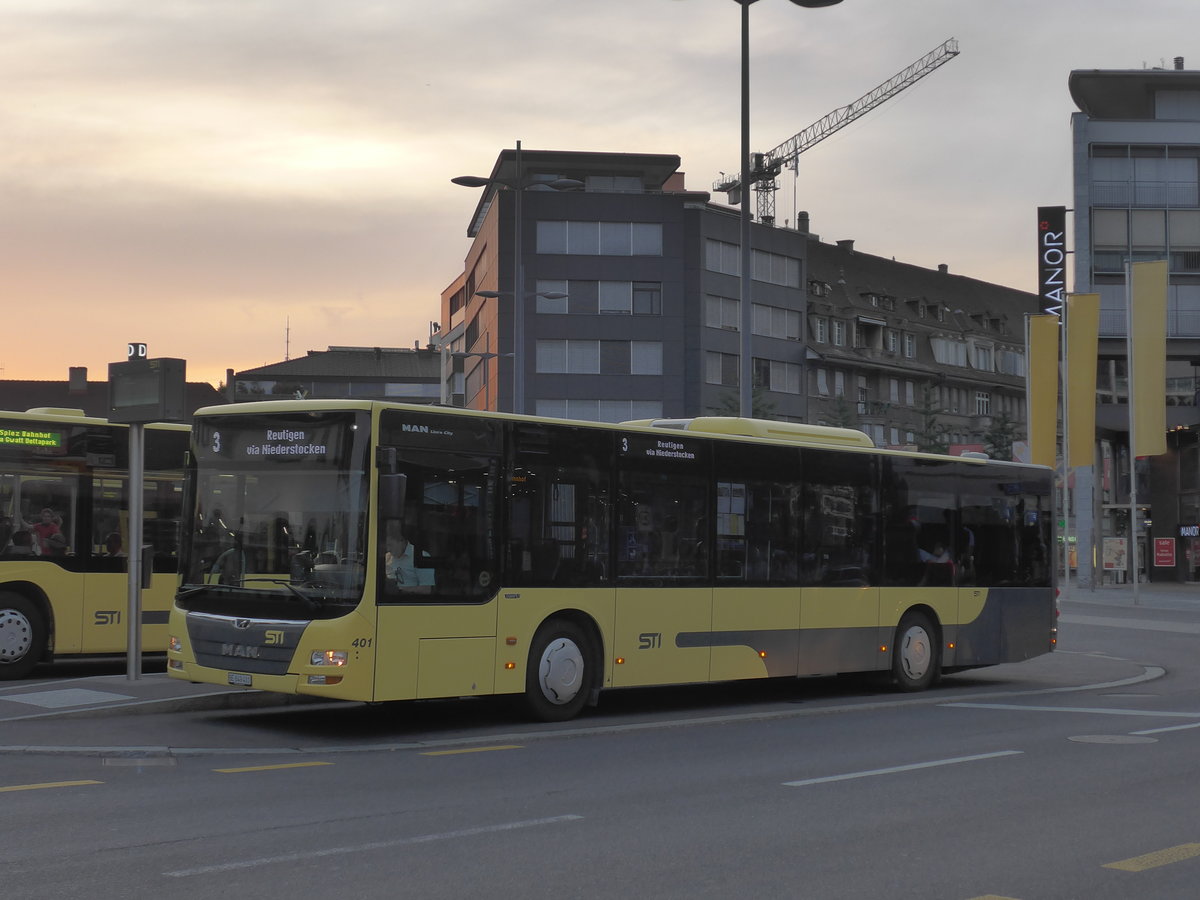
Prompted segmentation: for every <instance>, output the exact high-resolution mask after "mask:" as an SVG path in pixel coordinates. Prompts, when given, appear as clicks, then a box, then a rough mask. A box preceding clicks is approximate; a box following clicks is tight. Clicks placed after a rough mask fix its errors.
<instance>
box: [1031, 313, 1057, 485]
mask: <svg viewBox="0 0 1200 900" xmlns="http://www.w3.org/2000/svg"><path fill="white" fill-rule="evenodd" d="M1028 343H1029V346H1028V347H1027V348H1026V350H1027V352H1028V355H1029V411H1028V415H1029V461H1030V462H1033V463H1036V464H1037V465H1039V466H1053V465H1054V462H1055V457H1056V456H1057V453H1056V451H1057V444H1058V316H1030V317H1029V341H1028Z"/></svg>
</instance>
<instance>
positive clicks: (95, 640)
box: [0, 408, 188, 679]
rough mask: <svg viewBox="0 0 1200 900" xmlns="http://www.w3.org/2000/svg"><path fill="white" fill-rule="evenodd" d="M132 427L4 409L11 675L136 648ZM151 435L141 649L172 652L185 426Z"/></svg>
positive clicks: (1, 500)
mask: <svg viewBox="0 0 1200 900" xmlns="http://www.w3.org/2000/svg"><path fill="white" fill-rule="evenodd" d="M128 433H129V430H128V428H127V427H126V426H124V425H113V424H110V423H109V422H107V421H105V420H104V419H98V418H89V417H87V416H85V415H84V414H83V411H82V410H78V409H74V410H72V409H49V408H43V409H31V410H29V411H28V412H24V413H22V412H4V411H0V679H14V678H23V677H24V676H26V675H28V674H29V672H30V671H31V670H32V669H33V667H34V666H35V665H37V663H39V662H43V661H50V660H51V659H53V658H55V657H59V656H65V655H70V654H85V655H96V654H107V653H123V652H125V650H126V648H127V646H128V640H129V627H128V623H127V620H126V616H127V609H128V605H129V601H128V597H129V576H128V568H127V565H128V558H127V557H126V555H125V547H126V546H127V539H128V534H129V437H128ZM143 433H144V435H145V478H144V480H143V484H142V491H143V502H144V505H145V521H144V534H143V544H144V545H149V546H150V548H151V549H148V550H145V551H143V552H144V554H146V555H148V556H150V555H152V564H153V570H154V574H153V575H152V580H151V586H150V588H149V589H147V590H145V591H144V593H143V609H142V646H143V648H144V649H146V650H155V651H157V652H162V651H163V650H165V649H166V643H167V633H166V632H167V628H166V626H167V615H168V613H169V610H170V606H171V597H172V595H173V593H174V588H175V586H176V584H177V580H176V572H177V568H178V565H177V549H178V540H179V539H178V531H179V514H180V509H181V507H182V500H183V461H184V457H185V455H186V453H187V447H188V428H187V426H186V425H151V426H148V427H147V428H146V429H145V431H144V432H143Z"/></svg>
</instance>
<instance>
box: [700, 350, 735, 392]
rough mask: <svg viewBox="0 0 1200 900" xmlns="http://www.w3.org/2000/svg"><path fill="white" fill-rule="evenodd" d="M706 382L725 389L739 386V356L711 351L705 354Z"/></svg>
mask: <svg viewBox="0 0 1200 900" xmlns="http://www.w3.org/2000/svg"><path fill="white" fill-rule="evenodd" d="M704 381H705V383H706V384H719V385H722V386H724V387H737V386H738V381H739V378H738V355H737V354H736V353H718V352H717V351H715V350H709V351H707V352H706V353H705V354H704Z"/></svg>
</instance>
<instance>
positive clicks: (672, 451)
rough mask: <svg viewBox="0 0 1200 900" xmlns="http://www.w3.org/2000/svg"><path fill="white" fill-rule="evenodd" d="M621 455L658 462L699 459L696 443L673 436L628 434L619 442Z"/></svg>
mask: <svg viewBox="0 0 1200 900" xmlns="http://www.w3.org/2000/svg"><path fill="white" fill-rule="evenodd" d="M618 443H619V446H620V449H621V455H622V456H623V457H626V458H632V459H645V460H658V461H660V462H683V463H686V462H695V461H696V460H697V459H698V458H700V454H701V447H702V446H703V445H702V444H701V443H700V442H698V441H691V440H685V439H683V438H678V437H675V436H674V435H670V436H664V437H658V436H657V435H645V434H628V435H622V437H621V438H620V440H619V442H618Z"/></svg>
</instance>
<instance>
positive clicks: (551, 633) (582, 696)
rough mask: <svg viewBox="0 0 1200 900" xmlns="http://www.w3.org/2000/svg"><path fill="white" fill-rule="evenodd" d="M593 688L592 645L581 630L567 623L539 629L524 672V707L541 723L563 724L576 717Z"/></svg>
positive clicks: (552, 623) (552, 622) (555, 621)
mask: <svg viewBox="0 0 1200 900" xmlns="http://www.w3.org/2000/svg"><path fill="white" fill-rule="evenodd" d="M591 684H592V656H591V643H590V642H589V641H588V638H587V635H586V634H584V632H583V629H582V628H580V627H579V626H578V625H576V624H575V623H574V622H571V621H568V620H566V619H551V620H550V621H549V622H546V623H545V624H544V625H542V627H541V628H539V629H538V631H537V634H536V635H534V638H533V644H532V645H531V646H530V648H529V664H528V666H527V668H526V671H525V705H526V707H527V708H528V710H529V713H530V714H531V715H532V716H533V717H534V718H536V719H539V720H540V721H543V722H565V721H566V720H567V719H573V718H575V716H577V715H579V712H580V710H582V709H583V707H584V704H586V703H587V700H588V693H589V691H590V689H591Z"/></svg>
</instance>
